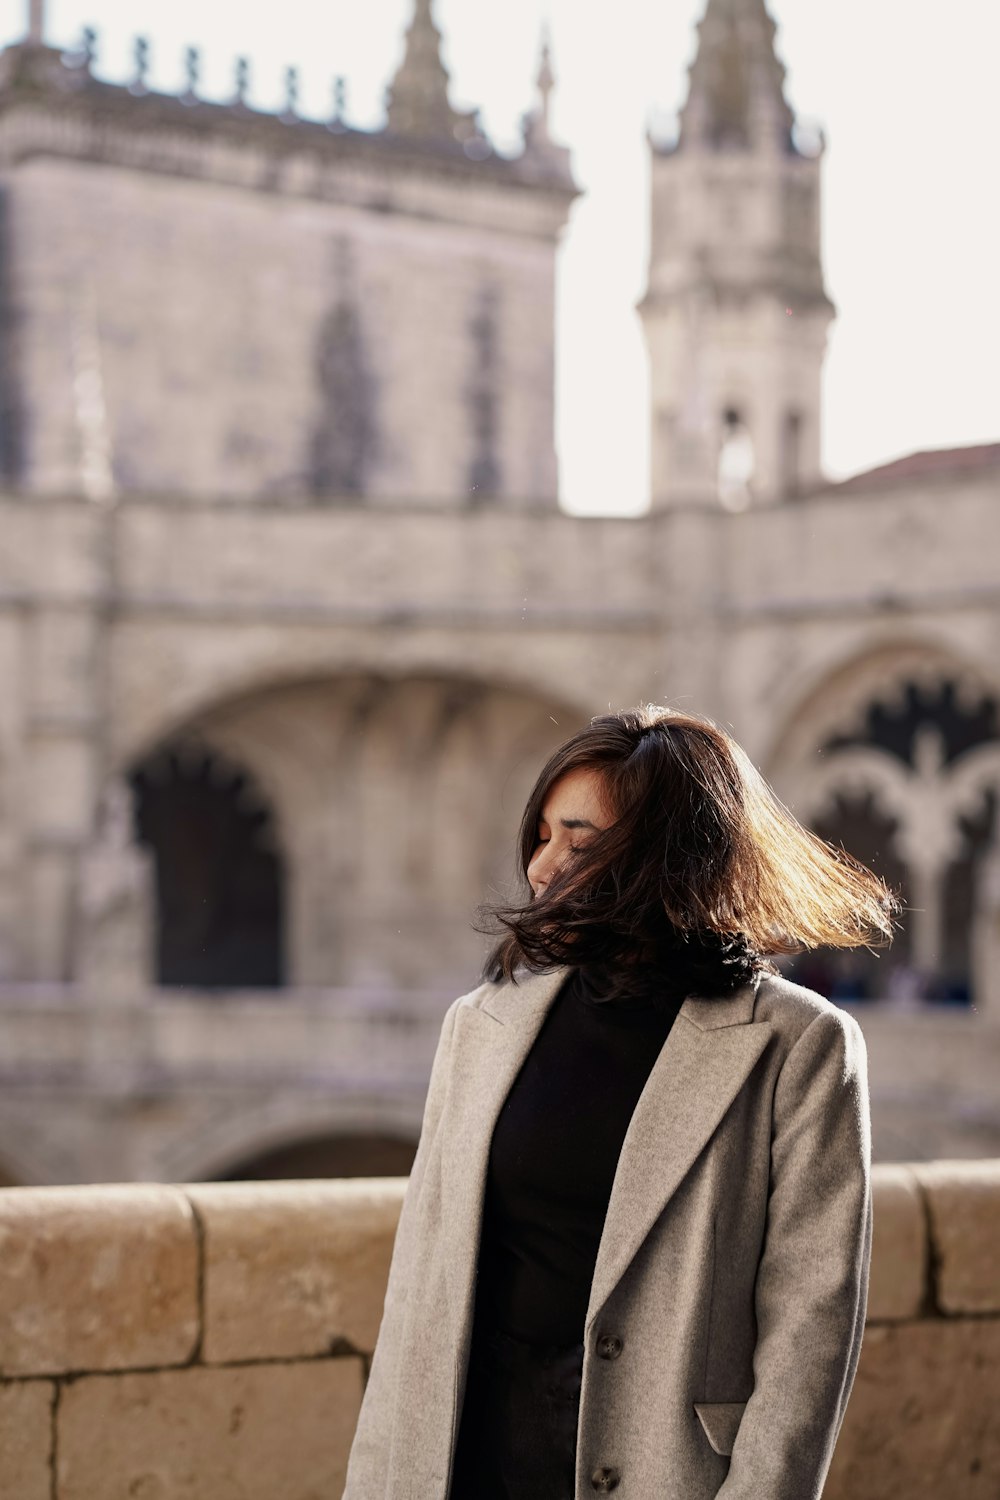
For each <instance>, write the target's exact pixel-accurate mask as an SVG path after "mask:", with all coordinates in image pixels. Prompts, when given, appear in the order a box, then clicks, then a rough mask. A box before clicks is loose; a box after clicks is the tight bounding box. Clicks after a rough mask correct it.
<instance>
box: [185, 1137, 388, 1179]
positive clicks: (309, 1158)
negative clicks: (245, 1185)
mask: <svg viewBox="0 0 1000 1500" xmlns="http://www.w3.org/2000/svg"><path fill="white" fill-rule="evenodd" d="M416 1149H417V1147H416V1142H415V1141H406V1140H402V1139H400V1138H399V1137H398V1136H390V1135H336V1136H318V1137H315V1138H314V1139H311V1140H302V1141H293V1142H290V1143H289V1144H287V1145H284V1146H276V1147H274V1148H273V1149H272V1150H269V1151H262V1152H259V1153H257V1154H255V1155H253V1156H248V1157H244V1158H243V1159H242V1160H240V1161H238V1162H235V1163H234V1164H233V1165H232V1166H231V1167H229V1168H227V1169H226V1171H225V1172H222V1173H219V1174H216V1175H215V1177H214V1180H215V1181H216V1182H276V1181H286V1180H293V1181H305V1180H309V1179H315V1178H327V1177H408V1176H409V1173H410V1168H411V1167H412V1166H413V1158H414V1155H415V1154H416Z"/></svg>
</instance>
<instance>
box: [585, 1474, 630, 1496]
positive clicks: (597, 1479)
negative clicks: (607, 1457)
mask: <svg viewBox="0 0 1000 1500" xmlns="http://www.w3.org/2000/svg"><path fill="white" fill-rule="evenodd" d="M621 1477H622V1476H621V1475H620V1474H619V1472H618V1470H617V1469H595V1470H594V1472H593V1474H591V1476H590V1482H591V1484H592V1485H593V1487H594V1489H595V1490H597V1491H598V1493H599V1494H601V1495H609V1494H610V1493H611V1491H612V1490H615V1489H617V1488H618V1481H619V1480H620V1479H621Z"/></svg>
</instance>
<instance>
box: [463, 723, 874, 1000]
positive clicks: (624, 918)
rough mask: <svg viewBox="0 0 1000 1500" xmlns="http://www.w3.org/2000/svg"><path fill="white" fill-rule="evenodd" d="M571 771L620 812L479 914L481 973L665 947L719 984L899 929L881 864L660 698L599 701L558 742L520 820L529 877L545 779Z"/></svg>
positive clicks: (699, 981) (729, 985) (603, 959)
mask: <svg viewBox="0 0 1000 1500" xmlns="http://www.w3.org/2000/svg"><path fill="white" fill-rule="evenodd" d="M577 769H586V770H590V771H596V772H598V773H599V774H600V776H601V779H602V784H603V792H604V800H605V801H606V804H607V807H608V811H609V812H610V813H611V815H612V817H613V818H614V821H613V822H612V824H611V826H610V827H609V828H607V829H605V830H604V831H602V832H601V833H599V834H597V835H595V837H594V838H593V839H592V840H591V841H590V842H589V843H588V844H587V845H586V847H585V848H584V849H581V850H580V851H578V852H577V853H576V854H575V855H574V856H573V862H572V864H571V865H567V866H566V867H565V868H564V869H563V870H562V871H561V872H560V873H559V875H558V876H557V877H556V878H555V879H553V880H551V881H550V882H549V884H548V887H547V889H546V890H545V891H544V893H543V894H541V895H540V896H539V897H537V898H536V899H535V900H532V901H529V902H527V903H526V904H523V905H508V906H495V907H493V908H490V909H488V910H487V911H486V912H485V918H486V925H485V930H488V931H493V932H494V933H497V932H499V933H502V934H503V935H502V936H501V938H500V941H499V942H498V944H497V946H496V947H495V948H494V950H493V952H492V954H491V955H490V958H489V959H488V961H487V965H486V970H485V972H486V974H487V976H488V977H490V978H492V979H496V980H498V979H501V978H506V979H510V978H513V977H514V974H515V971H516V970H517V969H518V968H522V967H524V968H528V969H530V970H534V971H538V970H541V969H546V968H551V967H553V966H555V965H558V964H574V965H576V964H597V965H601V966H609V969H610V970H611V971H613V970H614V968H615V966H619V965H621V964H623V963H630V962H633V961H634V960H635V959H636V958H639V957H642V956H644V955H645V956H653V957H657V956H662V955H664V954H670V955H672V956H673V957H674V958H675V959H679V960H681V961H682V963H683V964H685V965H686V968H687V970H688V973H687V976H686V977H687V980H688V982H689V983H690V984H691V987H692V988H695V987H697V988H700V990H701V992H702V993H724V992H726V991H729V990H731V989H733V988H736V987H737V986H738V985H739V984H741V983H745V982H746V981H747V980H748V979H749V978H750V977H752V975H753V973H754V971H755V970H757V969H760V968H762V967H767V966H768V965H767V963H766V956H767V955H768V954H791V953H799V952H802V951H803V950H804V949H807V948H817V947H820V946H823V945H829V946H832V947H836V948H853V947H860V946H862V945H873V944H876V943H885V942H888V941H890V940H891V937H892V918H893V915H894V913H895V912H896V911H897V910H898V907H899V903H898V901H897V900H896V898H895V897H894V896H893V895H892V893H891V892H890V891H889V890H888V888H887V887H886V886H885V885H884V883H883V882H882V881H881V880H880V879H879V878H878V877H877V876H876V875H874V874H872V872H871V871H870V870H868V869H866V868H865V866H864V865H862V864H859V862H858V861H857V860H855V859H853V858H852V857H851V855H849V854H847V853H845V852H844V851H843V850H842V849H837V848H834V847H833V846H832V845H830V844H827V843H824V842H823V840H822V839H820V838H817V837H816V835H815V834H813V833H810V832H809V831H808V830H807V829H805V828H803V827H802V825H801V824H800V823H798V822H797V821H796V819H795V818H794V817H793V815H792V814H791V813H790V812H789V811H788V809H787V808H786V807H784V806H783V805H782V803H781V802H779V800H778V798H777V797H776V796H775V794H774V792H773V791H772V790H771V788H770V787H769V786H768V784H767V782H766V781H765V780H764V778H763V777H762V776H761V774H760V772H759V771H757V769H756V768H755V767H754V765H753V764H752V762H751V761H750V759H749V757H748V756H747V755H746V753H745V752H744V751H743V750H742V749H741V748H740V746H739V745H738V744H737V743H736V742H735V740H733V739H731V738H730V736H729V735H728V734H726V733H724V731H723V730H721V729H719V728H718V727H717V725H715V724H713V723H711V722H710V721H709V720H708V719H704V718H701V717H700V716H698V715H696V714H687V713H680V712H677V711H675V710H673V709H666V708H658V707H655V706H654V705H648V706H645V707H640V708H632V709H627V710H624V711H623V712H621V713H612V714H601V715H599V716H598V717H597V718H595V719H592V720H591V722H590V724H589V725H588V726H587V727H586V728H585V729H581V730H580V731H579V732H578V733H577V734H575V735H573V736H572V738H571V739H569V740H567V741H566V743H565V744H564V745H562V746H560V748H559V749H558V750H556V751H555V752H554V754H553V755H552V756H550V758H549V760H548V762H547V763H546V765H545V766H544V767H543V768H542V772H541V774H540V775H539V777H538V780H537V782H536V783H535V787H534V790H533V791H532V793H531V796H530V797H529V798H528V804H527V807H526V808H525V810H524V817H523V818H522V820H521V831H520V867H521V872H522V874H524V875H525V877H526V875H527V868H528V864H529V862H530V860H531V857H532V855H533V853H534V851H535V848H536V845H537V842H538V825H539V822H540V819H541V814H542V809H543V807H544V806H545V802H546V799H547V797H548V794H549V791H550V789H551V788H552V786H553V785H554V783H555V782H556V781H557V780H558V779H559V778H560V777H561V776H563V775H565V774H566V772H568V771H574V770H577Z"/></svg>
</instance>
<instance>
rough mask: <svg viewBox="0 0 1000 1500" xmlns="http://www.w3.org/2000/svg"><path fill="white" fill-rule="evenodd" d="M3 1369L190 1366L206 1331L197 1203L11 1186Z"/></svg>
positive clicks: (144, 1194) (154, 1192) (0, 1317)
mask: <svg viewBox="0 0 1000 1500" xmlns="http://www.w3.org/2000/svg"><path fill="white" fill-rule="evenodd" d="M0 1327H2V1328H3V1330H4V1336H3V1340H2V1342H0V1373H2V1374H3V1375H50V1374H58V1373H63V1372H66V1371H77V1370H123V1369H130V1368H136V1367H144V1366H150V1365H176V1364H183V1363H184V1362H185V1361H186V1360H187V1359H189V1358H190V1357H191V1354H192V1352H193V1350H194V1347H195V1344H196V1342H197V1337H198V1331H199V1318H198V1243H197V1228H196V1225H195V1222H194V1218H193V1215H192V1213H191V1208H190V1205H189V1204H188V1202H187V1201H186V1199H185V1197H184V1195H183V1193H181V1192H179V1191H178V1190H177V1189H176V1188H169V1187H139V1186H127V1187H126V1186H122V1187H117V1186H115V1187H81V1188H75V1187H74V1188H12V1189H9V1190H8V1191H7V1192H4V1193H3V1194H0Z"/></svg>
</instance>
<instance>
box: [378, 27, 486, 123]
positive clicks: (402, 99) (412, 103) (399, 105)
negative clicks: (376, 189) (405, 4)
mask: <svg viewBox="0 0 1000 1500" xmlns="http://www.w3.org/2000/svg"><path fill="white" fill-rule="evenodd" d="M431 4H432V0H416V3H415V5H414V10H413V19H412V21H411V22H410V25H409V29H408V31H407V33H406V50H405V51H404V53H403V61H402V62H401V63H400V65H399V68H398V70H397V72H396V76H395V78H394V79H393V80H392V83H391V84H390V85H389V92H388V99H387V124H388V128H389V130H390V131H391V132H392V133H393V135H411V136H421V137H423V138H424V139H428V140H456V139H461V138H462V137H463V136H465V135H469V134H471V133H472V131H473V129H474V126H473V125H472V123H471V117H470V116H468V115H465V114H462V113H460V112H459V111H458V110H456V109H453V108H452V106H451V103H450V101H449V99H448V69H447V68H446V67H445V65H444V63H443V62H442V60H441V33H440V31H439V30H438V28H437V24H436V22H435V20H434V16H433V13H432V9H431Z"/></svg>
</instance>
